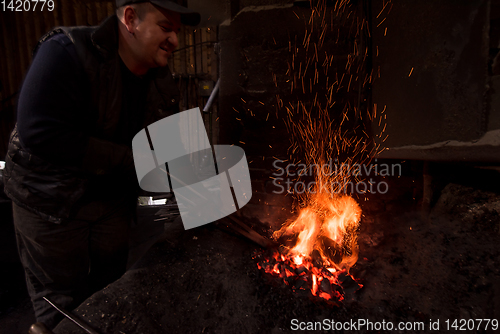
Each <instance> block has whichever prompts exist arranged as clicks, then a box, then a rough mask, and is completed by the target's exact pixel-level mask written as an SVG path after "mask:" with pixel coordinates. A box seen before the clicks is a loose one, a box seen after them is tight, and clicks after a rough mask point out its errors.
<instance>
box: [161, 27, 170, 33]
mask: <svg viewBox="0 0 500 334" xmlns="http://www.w3.org/2000/svg"><path fill="white" fill-rule="evenodd" d="M160 28H161V30H163V31H165V32H171V31H172V29H171V28H167V27H164V26H160Z"/></svg>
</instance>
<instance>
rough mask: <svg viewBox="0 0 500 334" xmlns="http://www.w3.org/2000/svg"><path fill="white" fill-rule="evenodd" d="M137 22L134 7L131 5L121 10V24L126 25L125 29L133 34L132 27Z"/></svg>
mask: <svg viewBox="0 0 500 334" xmlns="http://www.w3.org/2000/svg"><path fill="white" fill-rule="evenodd" d="M138 22H139V18H138V17H137V13H136V12H135V10H134V8H132V7H131V6H127V7H125V9H124V11H123V24H124V25H125V26H126V27H127V31H128V32H129V33H131V34H132V35H133V34H134V28H135V26H136V25H137V23H138Z"/></svg>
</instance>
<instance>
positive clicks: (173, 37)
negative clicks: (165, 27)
mask: <svg viewBox="0 0 500 334" xmlns="http://www.w3.org/2000/svg"><path fill="white" fill-rule="evenodd" d="M168 42H169V43H170V44H171V45H172V46H173V48H174V49H175V48H177V47H178V46H179V39H178V38H177V33H176V32H173V31H172V32H171V34H170V36H169V37H168Z"/></svg>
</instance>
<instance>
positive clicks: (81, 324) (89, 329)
mask: <svg viewBox="0 0 500 334" xmlns="http://www.w3.org/2000/svg"><path fill="white" fill-rule="evenodd" d="M43 299H45V301H46V302H47V303H49V304H50V305H51V306H52V307H53V308H55V309H56V310H57V311H59V313H61V314H62V315H64V316H65V317H66V318H68V319H69V320H71V321H73V322H74V323H75V324H76V325H78V327H80V328H81V329H83V330H84V331H85V332H87V333H89V334H99V333H98V332H96V331H95V330H94V329H93V328H92V327H90V326H89V325H87V324H86V323H84V322H83V321H82V320H80V319H76V318H73V317H72V316H71V315H70V314H69V312H68V311H66V310H64V309H63V308H62V307H60V306H58V305H57V304H54V303H53V302H51V301H50V300H49V299H48V298H47V297H43Z"/></svg>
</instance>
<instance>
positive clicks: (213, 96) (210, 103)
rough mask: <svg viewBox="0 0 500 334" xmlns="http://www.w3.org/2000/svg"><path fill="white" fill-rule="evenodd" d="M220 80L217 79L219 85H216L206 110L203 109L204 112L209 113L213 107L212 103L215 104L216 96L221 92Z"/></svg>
mask: <svg viewBox="0 0 500 334" xmlns="http://www.w3.org/2000/svg"><path fill="white" fill-rule="evenodd" d="M219 85H220V79H217V83H216V84H215V87H214V90H213V91H212V94H210V97H209V98H208V101H207V104H205V108H203V112H208V111H209V110H210V107H212V103H213V102H214V99H215V96H216V95H217V93H218V92H219Z"/></svg>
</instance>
